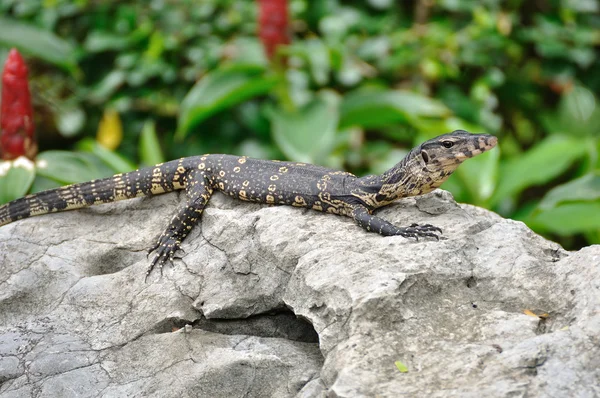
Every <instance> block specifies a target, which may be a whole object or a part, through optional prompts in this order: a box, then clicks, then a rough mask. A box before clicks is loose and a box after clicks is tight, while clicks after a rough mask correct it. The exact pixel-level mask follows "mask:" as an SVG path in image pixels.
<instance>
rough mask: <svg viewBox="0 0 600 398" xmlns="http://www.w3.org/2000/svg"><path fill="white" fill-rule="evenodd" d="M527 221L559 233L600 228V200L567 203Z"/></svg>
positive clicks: (538, 228)
mask: <svg viewBox="0 0 600 398" xmlns="http://www.w3.org/2000/svg"><path fill="white" fill-rule="evenodd" d="M525 222H526V223H527V224H528V225H530V226H531V227H532V228H535V229H536V230H541V231H548V232H553V233H555V234H558V235H562V236H568V235H571V234H575V233H579V232H586V231H598V230H600V202H598V201H596V202H581V203H566V204H561V205H558V206H556V207H554V208H552V209H550V210H547V211H542V212H539V213H537V214H534V215H533V216H532V217H531V218H530V219H526V220H525Z"/></svg>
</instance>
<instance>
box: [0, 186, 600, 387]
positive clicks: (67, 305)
mask: <svg viewBox="0 0 600 398" xmlns="http://www.w3.org/2000/svg"><path fill="white" fill-rule="evenodd" d="M179 203H180V198H179V196H178V195H177V194H170V195H163V196H159V197H155V198H147V199H136V200H131V201H126V202H121V203H117V204H110V205H102V206H96V207H93V208H90V209H85V210H80V211H76V212H66V213H60V214H53V215H46V216H42V217H35V218H31V219H28V220H23V221H20V222H17V223H14V224H10V225H7V226H5V227H2V228H0V264H1V267H0V397H2V398H4V397H29V396H31V397H33V396H35V397H58V396H60V397H99V396H102V397H113V396H115V397H116V396H119V397H125V396H136V397H137V396H139V397H146V396H156V397H159V396H160V397H185V396H198V397H204V396H206V397H209V396H210V397H231V396H248V397H286V396H298V397H322V396H334V397H361V396H365V397H374V396H380V397H397V396H412V397H417V396H429V397H450V396H456V397H471V396H472V397H480V396H486V397H494V396H497V397H507V396H510V397H525V396H526V397H567V396H569V397H594V396H600V246H591V247H587V248H585V249H582V250H580V251H579V252H576V253H568V252H565V251H564V250H562V249H561V248H560V246H558V245H557V244H555V243H552V242H549V241H547V240H545V239H543V238H541V237H539V236H537V235H535V234H534V233H532V232H531V231H530V230H529V229H528V228H527V227H525V226H524V225H523V224H522V223H520V222H515V221H510V220H504V219H502V218H501V217H499V216H497V215H495V214H493V213H491V212H488V211H485V210H482V209H479V208H476V207H472V206H468V205H457V204H456V203H455V202H454V200H453V199H452V197H451V196H450V195H449V194H448V193H447V192H444V191H441V190H438V191H436V192H434V193H432V194H429V195H426V196H424V197H421V198H417V199H404V200H402V201H400V202H399V203H398V204H395V205H393V206H390V207H388V208H386V209H382V210H381V211H380V212H379V213H380V215H382V216H383V217H384V218H386V219H388V220H390V221H392V222H394V223H395V224H397V225H407V224H411V223H414V222H417V223H432V224H435V225H437V226H439V227H441V228H442V229H443V230H444V236H445V239H443V240H440V241H439V242H436V241H423V240H420V241H418V242H416V241H414V240H409V239H404V238H402V237H385V238H384V237H381V236H378V235H376V234H369V233H366V232H364V231H363V230H361V229H360V228H359V227H357V226H355V225H354V224H353V223H352V221H351V220H350V219H348V218H342V217H337V216H333V215H327V214H322V213H318V212H313V211H309V210H299V209H295V208H291V207H269V206H263V205H257V204H248V203H242V202H238V201H234V200H232V199H229V198H226V197H224V196H222V195H215V196H214V198H213V200H211V203H210V206H209V207H208V208H207V210H206V213H205V216H204V219H203V221H202V228H196V229H195V231H194V232H193V233H192V234H191V236H190V237H188V239H187V241H186V243H184V245H183V248H184V250H185V252H186V254H185V255H184V256H183V259H182V260H178V261H176V262H175V266H174V267H166V268H165V269H164V274H163V276H162V278H161V277H160V274H159V273H158V272H155V273H153V274H152V275H151V277H150V278H149V280H148V283H144V274H145V270H146V267H147V265H148V260H147V258H146V251H145V249H146V248H147V247H148V246H150V245H151V243H152V241H153V239H154V238H155V237H156V235H158V234H159V233H160V232H161V230H162V229H163V228H164V227H165V225H166V224H167V222H168V220H169V219H170V217H171V214H172V213H173V212H174V211H175V207H176V206H177V205H178V204H179ZM525 310H529V311H531V312H530V314H529V315H527V314H526V313H524V311H525ZM535 314H538V315H542V314H547V316H546V315H543V316H542V317H537V316H534V315H535ZM396 361H400V362H402V363H403V364H404V365H406V367H407V368H408V372H406V373H401V372H400V371H399V370H398V369H397V368H396V365H395V362H396Z"/></svg>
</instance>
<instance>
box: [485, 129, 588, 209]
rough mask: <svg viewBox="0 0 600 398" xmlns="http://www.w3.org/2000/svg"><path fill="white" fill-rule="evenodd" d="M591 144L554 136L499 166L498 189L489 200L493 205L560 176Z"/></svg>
mask: <svg viewBox="0 0 600 398" xmlns="http://www.w3.org/2000/svg"><path fill="white" fill-rule="evenodd" d="M588 145H590V143H589V141H587V140H582V139H577V138H573V137H568V136H563V135H552V136H549V137H547V138H546V139H544V140H543V141H542V142H541V143H539V144H538V145H536V146H535V147H533V148H532V149H530V150H529V151H527V152H525V153H523V154H521V155H520V156H518V157H515V158H513V159H510V160H508V161H506V163H504V164H502V165H501V166H500V173H499V179H498V187H497V189H496V192H494V195H493V196H492V198H491V200H490V203H491V205H494V204H496V203H498V201H499V200H500V199H502V198H505V197H507V196H511V195H515V194H518V193H519V192H521V191H522V190H523V189H525V188H527V187H529V186H532V185H539V184H544V183H546V182H548V181H550V180H551V179H552V178H554V177H556V176H558V175H560V174H561V173H563V172H564V171H565V170H566V169H567V168H569V167H570V166H571V164H573V162H574V161H575V160H577V159H579V158H581V157H583V156H584V155H585V154H586V153H587V147H588Z"/></svg>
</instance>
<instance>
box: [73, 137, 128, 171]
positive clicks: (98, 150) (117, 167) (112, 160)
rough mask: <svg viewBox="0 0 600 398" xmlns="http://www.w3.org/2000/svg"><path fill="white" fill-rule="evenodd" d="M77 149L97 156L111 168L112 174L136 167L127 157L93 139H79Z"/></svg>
mask: <svg viewBox="0 0 600 398" xmlns="http://www.w3.org/2000/svg"><path fill="white" fill-rule="evenodd" d="M77 149H79V150H81V151H84V152H89V153H92V154H94V155H95V156H97V157H98V159H100V160H101V161H102V162H104V164H105V165H107V166H108V167H110V168H111V169H112V172H113V174H116V173H127V172H128V171H131V170H135V169H136V167H135V165H134V164H133V163H131V162H130V161H129V160H128V159H127V158H125V157H123V156H121V155H119V154H118V153H117V152H113V151H111V150H110V149H106V148H105V147H104V146H102V145H100V144H99V143H98V141H96V140H94V139H91V138H86V139H83V140H81V141H79V142H78V143H77Z"/></svg>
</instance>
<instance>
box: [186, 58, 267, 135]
mask: <svg viewBox="0 0 600 398" xmlns="http://www.w3.org/2000/svg"><path fill="white" fill-rule="evenodd" d="M264 72H265V71H264V68H263V67H260V66H252V65H237V66H235V67H230V68H227V69H219V70H215V71H212V72H210V73H208V74H207V75H205V76H204V77H203V78H202V80H200V81H199V82H198V83H196V84H195V85H194V87H192V89H191V90H190V91H189V92H188V93H187V95H186V96H185V98H184V99H183V102H182V104H181V111H180V114H179V120H178V130H177V133H176V138H177V139H179V140H181V139H183V138H184V137H185V136H186V135H187V133H188V132H189V130H190V129H191V128H192V127H194V126H196V125H198V124H199V123H200V122H202V121H203V120H205V119H206V118H208V117H210V116H212V115H213V114H215V113H217V112H219V111H222V110H223V109H227V108H229V107H232V106H233V105H236V104H239V103H240V102H244V101H245V100H247V99H249V98H252V97H256V96H258V95H262V94H265V93H268V92H269V91H270V90H271V89H272V88H273V87H274V86H275V84H276V83H277V81H278V79H277V78H276V77H274V76H266V75H265V73H264Z"/></svg>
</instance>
